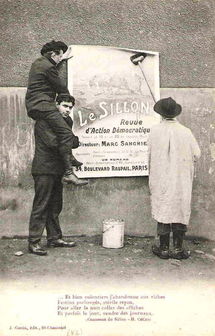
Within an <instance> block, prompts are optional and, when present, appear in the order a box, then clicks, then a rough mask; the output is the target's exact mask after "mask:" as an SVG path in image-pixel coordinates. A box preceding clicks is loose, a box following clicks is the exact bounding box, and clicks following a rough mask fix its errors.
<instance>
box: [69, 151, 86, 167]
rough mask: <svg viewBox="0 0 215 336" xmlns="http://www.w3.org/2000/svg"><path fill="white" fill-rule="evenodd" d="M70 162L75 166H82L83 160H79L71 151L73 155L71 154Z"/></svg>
mask: <svg viewBox="0 0 215 336" xmlns="http://www.w3.org/2000/svg"><path fill="white" fill-rule="evenodd" d="M70 162H71V165H72V166H74V167H81V166H82V164H83V162H80V161H78V160H77V159H76V158H75V157H74V155H73V154H72V152H71V155H70Z"/></svg>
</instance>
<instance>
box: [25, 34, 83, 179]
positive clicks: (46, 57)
mask: <svg viewBox="0 0 215 336" xmlns="http://www.w3.org/2000/svg"><path fill="white" fill-rule="evenodd" d="M41 55H42V56H41V57H40V58H38V59H36V60H35V61H34V62H33V64H32V66H31V69H30V72H29V78H28V87H27V93H26V97H25V103H26V109H27V113H28V116H29V117H31V118H32V119H34V120H41V119H42V120H46V121H47V122H48V124H49V126H50V127H51V128H52V130H53V131H54V132H55V134H56V136H57V139H58V142H59V152H60V154H61V157H62V160H63V162H64V166H65V174H64V177H63V181H64V182H66V183H74V184H76V185H84V184H87V180H83V179H82V180H81V179H78V178H77V176H76V175H75V174H74V171H73V166H80V165H82V163H81V162H79V161H77V160H76V159H75V157H74V156H73V154H72V148H74V135H73V133H72V131H71V128H69V126H68V125H67V123H66V122H65V121H64V119H63V118H62V116H61V115H60V113H59V112H58V110H57V108H56V103H55V97H56V94H61V93H66V94H69V91H68V89H67V87H66V85H65V84H64V83H63V82H62V80H61V79H60V77H59V73H58V69H59V66H60V63H61V62H62V61H63V60H68V59H69V58H71V57H72V56H71V47H69V48H68V47H67V45H66V44H65V43H64V42H61V41H54V40H53V41H51V42H48V43H46V44H45V45H44V46H43V47H42V49H41Z"/></svg>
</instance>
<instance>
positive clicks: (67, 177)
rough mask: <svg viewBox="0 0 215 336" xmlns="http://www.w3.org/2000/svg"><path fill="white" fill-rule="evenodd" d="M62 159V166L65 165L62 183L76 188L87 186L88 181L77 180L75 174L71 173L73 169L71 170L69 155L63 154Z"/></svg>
mask: <svg viewBox="0 0 215 336" xmlns="http://www.w3.org/2000/svg"><path fill="white" fill-rule="evenodd" d="M62 157H63V161H64V165H65V168H66V170H65V173H64V176H63V178H62V182H63V183H67V184H70V183H73V184H75V185H77V186H82V185H85V184H88V180H86V179H79V178H78V177H77V176H76V175H75V173H74V172H73V168H72V164H71V154H70V153H64V154H63V155H62Z"/></svg>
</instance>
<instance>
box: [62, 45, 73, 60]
mask: <svg viewBox="0 0 215 336" xmlns="http://www.w3.org/2000/svg"><path fill="white" fill-rule="evenodd" d="M72 57H73V55H72V46H71V45H70V46H68V49H67V51H66V52H65V53H64V54H63V55H62V58H61V61H63V60H68V59H70V58H72Z"/></svg>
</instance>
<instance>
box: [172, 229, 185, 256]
mask: <svg viewBox="0 0 215 336" xmlns="http://www.w3.org/2000/svg"><path fill="white" fill-rule="evenodd" d="M184 235H185V233H184V231H179V230H177V231H174V232H173V251H172V253H171V257H172V258H173V259H179V260H180V259H187V258H189V256H190V251H187V250H185V249H184V248H183V240H184Z"/></svg>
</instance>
